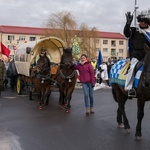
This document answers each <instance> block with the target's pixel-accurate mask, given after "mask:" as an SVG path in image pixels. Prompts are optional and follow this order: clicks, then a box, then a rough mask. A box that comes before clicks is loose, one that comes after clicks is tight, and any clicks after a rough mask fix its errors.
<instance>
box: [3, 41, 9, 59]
mask: <svg viewBox="0 0 150 150" xmlns="http://www.w3.org/2000/svg"><path fill="white" fill-rule="evenodd" d="M1 52H2V54H4V55H6V56H7V57H9V54H10V50H9V49H8V48H7V47H6V46H5V45H4V44H2V43H1Z"/></svg>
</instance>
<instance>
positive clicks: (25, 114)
mask: <svg viewBox="0 0 150 150" xmlns="http://www.w3.org/2000/svg"><path fill="white" fill-rule="evenodd" d="M33 98H34V99H35V98H36V95H34V97H33ZM57 103H58V92H57V91H55V92H53V93H52V95H51V100H50V105H49V106H47V107H46V108H45V109H44V110H42V111H41V110H38V109H37V104H36V102H35V100H33V101H29V100H28V95H27V93H26V92H24V94H23V95H17V94H16V93H13V92H11V91H5V92H3V93H2V95H1V97H0V150H150V142H149V139H150V130H149V127H150V116H149V114H150V103H146V106H145V117H144V119H143V125H142V127H143V129H142V130H143V139H142V141H136V140H135V138H134V134H135V125H136V100H135V99H134V100H129V101H128V102H127V105H126V112H127V115H128V119H129V121H130V125H131V133H130V134H127V133H126V132H125V130H124V129H118V128H117V123H116V109H117V104H116V103H115V101H114V100H113V98H112V94H111V89H99V90H96V91H95V114H94V115H90V116H88V117H87V116H85V114H84V113H85V110H84V102H83V93H82V90H81V89H76V90H75V91H74V93H73V98H72V103H71V104H72V110H71V113H65V112H64V110H62V109H60V108H59V107H58V105H57Z"/></svg>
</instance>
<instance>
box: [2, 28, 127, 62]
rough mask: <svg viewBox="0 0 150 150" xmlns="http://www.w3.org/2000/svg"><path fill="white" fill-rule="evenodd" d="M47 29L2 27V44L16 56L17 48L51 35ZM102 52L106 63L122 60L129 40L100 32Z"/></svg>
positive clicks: (98, 43)
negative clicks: (110, 60)
mask: <svg viewBox="0 0 150 150" xmlns="http://www.w3.org/2000/svg"><path fill="white" fill-rule="evenodd" d="M50 30H52V29H47V28H35V27H21V26H5V25H1V26H0V42H2V43H3V44H4V45H5V46H6V47H8V48H9V49H10V50H11V53H10V55H14V53H15V51H16V49H17V47H18V46H19V45H21V44H23V43H26V42H29V41H35V40H39V39H41V38H43V37H44V36H45V35H47V34H48V33H50ZM99 50H101V53H102V56H103V59H104V61H107V60H108V58H112V59H114V58H117V59H122V58H126V56H127V39H126V38H125V37H124V36H123V35H122V34H120V33H115V32H99V31H98V37H97V38H96V51H97V52H96V53H97V55H98V51H99Z"/></svg>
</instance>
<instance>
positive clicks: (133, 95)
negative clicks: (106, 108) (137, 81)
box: [128, 88, 136, 98]
mask: <svg viewBox="0 0 150 150" xmlns="http://www.w3.org/2000/svg"><path fill="white" fill-rule="evenodd" d="M128 97H133V98H134V97H136V91H135V89H134V88H133V89H131V90H129V91H128Z"/></svg>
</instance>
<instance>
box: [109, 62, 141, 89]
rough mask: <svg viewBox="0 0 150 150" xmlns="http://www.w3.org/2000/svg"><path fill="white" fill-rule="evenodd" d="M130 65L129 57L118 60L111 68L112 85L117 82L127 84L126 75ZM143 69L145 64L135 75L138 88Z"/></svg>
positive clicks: (134, 85)
mask: <svg viewBox="0 0 150 150" xmlns="http://www.w3.org/2000/svg"><path fill="white" fill-rule="evenodd" d="M129 65H130V60H129V59H123V60H120V61H117V62H116V63H115V64H114V65H113V66H112V68H111V70H110V85H111V84H113V83H117V84H119V85H121V86H125V81H126V75H127V71H128V68H129ZM142 70H143V65H142V66H141V67H140V68H139V69H138V71H137V72H136V74H135V76H134V84H133V87H134V88H138V85H139V79H140V76H141V73H142Z"/></svg>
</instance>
